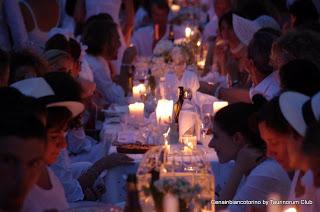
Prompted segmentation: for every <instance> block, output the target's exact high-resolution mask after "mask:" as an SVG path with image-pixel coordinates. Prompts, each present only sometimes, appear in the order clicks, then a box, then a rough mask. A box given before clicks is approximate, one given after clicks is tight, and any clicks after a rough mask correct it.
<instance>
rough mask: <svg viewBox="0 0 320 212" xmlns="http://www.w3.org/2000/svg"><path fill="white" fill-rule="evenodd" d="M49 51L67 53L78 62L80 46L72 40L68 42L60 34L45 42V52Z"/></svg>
mask: <svg viewBox="0 0 320 212" xmlns="http://www.w3.org/2000/svg"><path fill="white" fill-rule="evenodd" d="M50 49H59V50H62V51H65V52H68V53H69V54H70V55H71V56H72V58H73V59H74V60H76V61H77V60H79V58H80V55H81V47H80V44H79V43H78V42H77V41H76V40H75V39H73V38H70V39H69V40H68V39H67V38H66V37H65V36H64V35H62V34H56V35H54V36H53V37H51V38H50V39H49V40H48V41H47V43H46V45H45V51H48V50H50Z"/></svg>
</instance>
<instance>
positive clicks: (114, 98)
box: [85, 55, 126, 104]
mask: <svg viewBox="0 0 320 212" xmlns="http://www.w3.org/2000/svg"><path fill="white" fill-rule="evenodd" d="M85 58H86V60H87V61H88V63H89V66H90V68H91V70H92V72H93V77H94V82H95V83H96V85H97V90H98V91H99V92H100V93H101V94H102V95H103V98H104V99H105V100H106V101H108V102H109V103H118V104H125V103H126V99H125V94H124V91H123V89H122V87H121V86H120V85H118V84H116V83H114V82H113V81H112V79H111V73H110V69H109V65H108V62H107V61H106V60H105V59H104V58H103V57H101V56H96V57H95V56H92V55H86V56H85Z"/></svg>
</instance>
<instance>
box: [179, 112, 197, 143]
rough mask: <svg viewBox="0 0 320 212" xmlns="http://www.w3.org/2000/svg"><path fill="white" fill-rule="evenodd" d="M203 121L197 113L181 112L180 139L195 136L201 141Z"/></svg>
mask: <svg viewBox="0 0 320 212" xmlns="http://www.w3.org/2000/svg"><path fill="white" fill-rule="evenodd" d="M200 126H201V120H200V117H199V115H198V113H196V112H195V111H190V110H181V111H180V115H179V137H180V138H181V136H183V135H195V136H197V140H200Z"/></svg>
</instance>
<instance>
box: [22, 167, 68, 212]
mask: <svg viewBox="0 0 320 212" xmlns="http://www.w3.org/2000/svg"><path fill="white" fill-rule="evenodd" d="M47 170H48V173H49V178H50V181H51V184H52V188H51V189H49V190H45V189H43V188H40V187H39V186H38V185H35V186H33V188H32V190H31V191H30V192H29V193H28V195H27V197H26V200H25V201H24V205H23V210H22V211H24V212H43V211H46V210H52V209H55V210H58V211H60V210H65V209H67V208H69V205H68V202H67V199H66V196H65V193H64V189H63V187H62V185H61V183H60V181H59V179H58V178H57V177H56V176H55V174H54V173H53V172H52V171H51V169H50V168H49V167H47Z"/></svg>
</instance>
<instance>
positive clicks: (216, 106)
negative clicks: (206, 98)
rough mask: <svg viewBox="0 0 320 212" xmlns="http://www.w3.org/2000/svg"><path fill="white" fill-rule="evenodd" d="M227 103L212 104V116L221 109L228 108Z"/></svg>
mask: <svg viewBox="0 0 320 212" xmlns="http://www.w3.org/2000/svg"><path fill="white" fill-rule="evenodd" d="M228 105H229V103H228V102H225V101H217V102H214V103H213V114H216V113H217V112H218V111H219V110H220V109H221V108H224V107H225V106H228Z"/></svg>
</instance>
